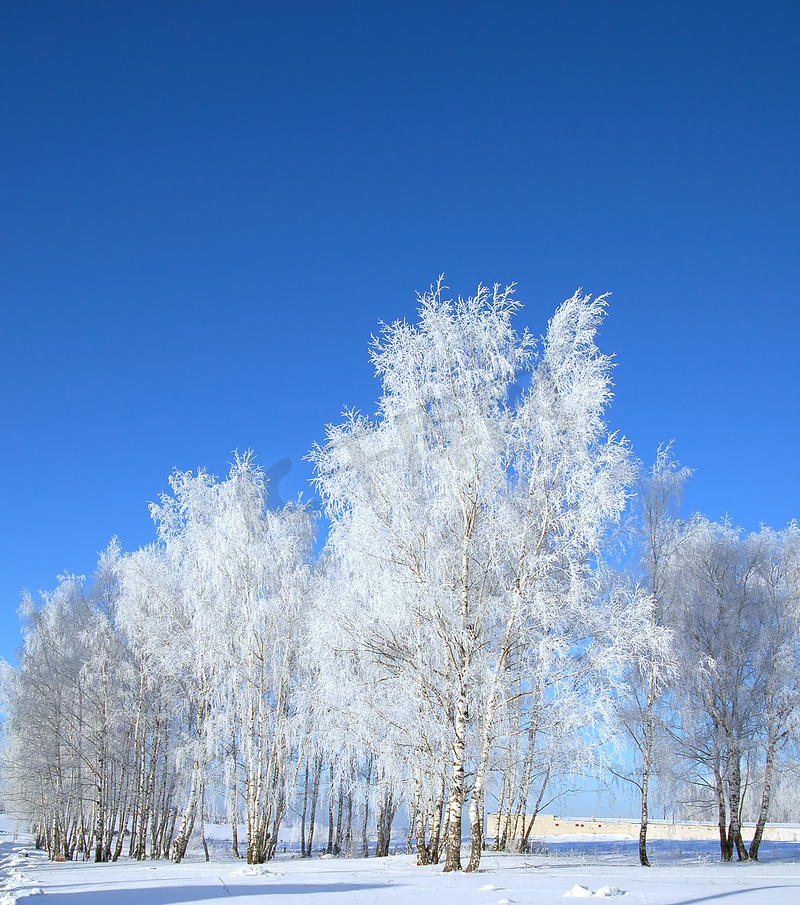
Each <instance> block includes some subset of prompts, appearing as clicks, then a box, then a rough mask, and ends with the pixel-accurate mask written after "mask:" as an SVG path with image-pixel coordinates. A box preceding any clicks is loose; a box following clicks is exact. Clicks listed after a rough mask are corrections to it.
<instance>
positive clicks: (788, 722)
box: [673, 518, 800, 860]
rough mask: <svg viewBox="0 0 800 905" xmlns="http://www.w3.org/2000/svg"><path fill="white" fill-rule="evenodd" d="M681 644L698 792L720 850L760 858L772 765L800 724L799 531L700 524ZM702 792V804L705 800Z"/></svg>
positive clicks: (684, 712) (682, 568)
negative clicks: (707, 805)
mask: <svg viewBox="0 0 800 905" xmlns="http://www.w3.org/2000/svg"><path fill="white" fill-rule="evenodd" d="M673 580H674V581H675V583H676V588H677V593H676V597H675V600H676V601H677V602H679V604H680V609H679V612H678V618H677V619H676V623H675V629H676V630H675V638H676V643H677V644H678V656H679V660H680V663H681V667H682V672H681V676H680V683H679V686H678V687H679V689H680V695H676V697H675V703H676V705H677V716H678V720H679V730H678V733H677V737H678V740H679V744H680V750H681V752H682V753H683V756H684V758H685V759H686V760H687V761H688V762H689V763H691V764H692V765H693V767H694V780H695V784H696V787H697V788H698V789H699V790H701V793H702V790H707V792H708V793H709V795H710V798H711V801H712V802H713V806H714V808H715V809H716V812H717V821H718V824H719V836H720V852H721V856H722V858H723V860H731V859H732V857H733V854H734V851H735V852H736V854H737V856H738V858H739V859H740V860H746V859H747V858H748V857H749V856H750V854H752V856H753V857H757V855H758V848H759V844H760V840H761V834H762V832H763V828H764V825H765V822H766V819H767V813H768V809H769V803H770V790H771V785H772V778H773V772H774V767H775V758H776V755H777V754H778V753H779V751H780V749H781V748H782V747H783V746H785V745H786V744H787V743H788V741H790V740H791V739H792V737H793V736H794V735H795V733H796V729H797V718H798V680H797V675H798V666H799V665H800V633H798V606H799V605H800V600H799V599H798V592H799V591H800V571H799V570H798V531H797V526H796V525H790V526H789V527H788V528H787V529H785V530H784V531H783V532H780V533H777V532H774V531H771V530H770V529H762V531H760V532H757V533H755V534H750V535H746V536H744V535H742V533H741V532H740V531H739V530H737V529H735V528H733V527H732V526H731V525H730V524H728V523H724V524H714V523H711V522H709V521H707V520H705V519H699V518H698V519H696V520H695V521H694V523H693V524H692V525H691V526H690V528H689V531H688V534H687V538H686V540H685V542H684V544H683V546H682V554H681V557H680V562H679V563H678V564H677V565H676V575H675V577H674V579H673ZM759 775H760V776H761V782H760V786H761V799H760V805H759V807H758V817H757V828H756V833H755V836H754V839H753V842H752V844H751V848H750V851H749V852H748V849H747V847H746V846H745V844H744V841H743V840H742V833H741V825H742V821H743V814H744V806H745V788H746V785H747V783H748V782H749V784H750V785H755V784H756V782H757V780H756V777H757V776H759ZM702 797H703V796H702V794H701V800H702Z"/></svg>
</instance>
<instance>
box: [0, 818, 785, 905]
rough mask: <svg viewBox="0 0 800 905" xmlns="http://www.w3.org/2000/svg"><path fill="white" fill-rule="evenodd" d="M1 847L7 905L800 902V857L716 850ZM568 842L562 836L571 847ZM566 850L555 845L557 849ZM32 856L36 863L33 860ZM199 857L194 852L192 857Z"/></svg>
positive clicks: (0, 903)
mask: <svg viewBox="0 0 800 905" xmlns="http://www.w3.org/2000/svg"><path fill="white" fill-rule="evenodd" d="M3 839H4V841H2V842H0V905H16V903H18V902H25V901H26V900H27V898H28V897H31V896H36V897H38V896H40V895H41V896H43V897H46V898H42V899H41V900H40V899H38V898H36V899H34V901H41V902H42V903H43V905H44V903H46V902H52V903H53V905H173V903H202V905H216V903H219V905H222V903H227V905H231V903H241V905H337V903H339V905H343V903H347V905H349V903H352V905H411V903H413V905H555V903H560V902H564V901H565V900H566V901H571V900H572V899H574V898H586V899H588V898H591V899H600V898H602V899H606V898H613V899H614V900H615V901H619V902H620V903H625V905H690V903H699V902H702V903H703V905H715V903H718V905H797V903H798V902H800V860H798V859H800V849H797V850H795V847H794V846H792V845H790V844H787V845H785V846H781V847H780V849H776V850H775V851H774V852H773V853H772V854H771V858H772V860H770V861H767V862H766V863H759V864H755V863H753V864H735V863H734V864H721V863H719V862H716V861H711V860H709V859H708V851H709V849H708V848H707V847H704V846H701V845H700V844H696V845H694V847H693V844H692V843H688V844H684V845H683V846H682V847H681V848H680V849H672V850H670V849H665V850H664V853H663V854H662V856H661V858H659V859H658V862H657V863H656V866H655V867H653V868H651V869H650V870H646V869H644V868H641V867H639V866H638V865H637V864H636V863H635V858H634V857H633V855H632V850H631V851H628V850H627V849H626V850H625V851H624V852H620V850H619V848H618V847H615V846H613V845H610V846H609V845H606V846H593V847H592V849H588V848H587V847H586V846H585V844H582V843H581V842H580V841H579V840H575V843H574V846H573V847H570V848H564V849H563V850H562V851H561V852H560V853H559V852H556V853H555V854H552V855H496V854H493V853H488V852H487V853H486V855H485V856H484V859H483V863H482V867H481V870H480V871H479V872H478V873H477V874H464V873H461V874H444V873H442V869H441V865H438V866H433V867H422V868H420V867H416V866H415V864H414V857H413V856H412V855H393V856H391V857H389V858H381V859H375V858H369V859H352V860H349V859H336V858H333V859H332V858H314V859H310V860H300V859H299V858H292V857H290V856H286V857H283V858H279V859H278V860H276V861H272V862H270V863H269V864H265V865H257V866H249V865H246V864H243V863H242V862H236V861H234V860H232V859H218V860H214V861H211V862H209V863H206V862H205V861H199V860H186V861H184V862H183V863H182V864H178V865H175V864H171V863H170V862H167V861H158V862H152V861H144V862H139V861H136V862H132V861H120V862H117V863H116V864H93V863H90V862H89V863H84V862H72V863H70V862H64V863H56V862H50V861H48V860H47V859H46V858H45V857H44V855H43V854H42V853H40V852H35V851H33V850H31V849H29V848H28V847H27V846H28V845H29V840H28V839H26V838H24V837H23V838H22V839H21V840H19V841H16V842H15V841H11V839H9V838H8V834H4V836H3ZM562 842H563V840H562ZM553 848H554V849H556V848H557V846H556V845H553ZM26 852H27V857H26ZM194 857H196V855H195V856H194Z"/></svg>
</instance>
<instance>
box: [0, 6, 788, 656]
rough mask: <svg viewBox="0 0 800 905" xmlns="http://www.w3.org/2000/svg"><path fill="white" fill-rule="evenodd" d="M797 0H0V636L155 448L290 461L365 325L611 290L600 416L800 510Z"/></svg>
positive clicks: (153, 476)
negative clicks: (420, 313)
mask: <svg viewBox="0 0 800 905" xmlns="http://www.w3.org/2000/svg"><path fill="white" fill-rule="evenodd" d="M798 45H800V6H799V5H798V4H797V3H794V2H785V3H776V2H764V3H759V4H754V3H739V2H735V0H734V2H726V3H724V4H723V3H703V2H691V3H689V2H686V3H683V2H650V3H641V2H591V3H590V2H569V0H565V2H559V3H536V2H526V3H513V2H495V3H474V2H433V0H429V2H424V3H422V2H419V3H417V2H403V3H398V2H391V0H389V2H383V0H382V2H357V3H355V2H326V3H322V2H306V3H280V4H279V3H270V2H258V3H252V2H246V0H238V2H236V3H223V2H206V0H191V2H170V0H166V2H163V0H162V2H157V3H151V2H146V0H138V2H137V3H135V4H127V3H121V2H119V3H115V2H102V3H93V2H80V0H70V2H63V0H51V2H41V0H29V2H26V3H11V2H3V3H0V74H1V75H0V77H1V78H2V91H0V122H1V123H2V128H1V129H0V155H1V156H0V160H1V161H2V171H1V172H2V176H1V177H0V274H2V277H0V337H2V340H1V341H2V356H0V369H2V370H1V372H0V399H1V401H2V407H1V408H0V411H1V412H2V418H3V431H2V435H1V439H2V442H0V475H1V476H2V477H0V506H1V507H2V508H1V509H0V656H5V657H6V658H10V657H12V656H13V650H14V647H15V646H16V644H17V643H18V640H19V632H18V623H17V618H16V608H17V606H18V603H19V599H20V590H21V589H22V588H28V589H30V591H31V592H33V593H35V592H36V591H37V590H38V589H49V588H52V587H53V586H54V585H55V583H56V576H57V574H59V573H63V572H76V573H91V571H92V569H93V568H94V564H95V562H96V554H97V551H99V550H101V549H102V548H103V547H105V545H106V544H107V543H108V541H109V540H110V538H111V537H112V535H115V534H116V535H118V536H119V538H120V542H121V544H122V546H123V548H124V549H126V550H131V549H135V548H136V547H138V546H140V545H142V544H145V543H148V542H150V541H151V540H152V539H153V530H152V525H151V523H150V520H149V516H148V511H147V502H148V500H153V499H155V498H157V496H158V494H159V493H160V492H162V491H163V490H165V489H166V488H167V478H168V476H169V474H170V472H171V471H172V470H173V469H174V468H176V467H177V468H180V469H190V468H197V467H198V466H203V467H205V468H207V469H208V470H210V471H212V472H214V473H217V474H224V473H225V472H226V471H227V467H228V463H229V462H230V461H231V458H232V455H231V451H232V450H234V449H239V450H244V449H247V448H253V449H254V450H255V451H256V453H257V455H258V460H259V461H260V462H261V464H262V465H263V466H264V467H265V468H269V467H270V466H271V465H272V464H273V463H274V462H276V461H277V460H280V459H283V458H286V457H288V458H290V459H291V460H292V470H291V472H290V473H289V475H288V476H287V477H286V478H285V479H284V480H283V481H282V483H281V487H280V492H281V495H282V496H283V497H284V498H287V497H289V496H293V495H295V494H297V493H299V492H300V491H301V490H302V491H304V492H305V493H306V494H308V487H307V480H308V478H309V477H310V468H309V466H308V465H307V464H306V463H304V462H303V461H302V457H303V456H304V455H305V453H306V452H307V451H308V449H309V448H310V446H311V445H312V443H314V442H315V441H321V440H322V439H323V436H324V428H325V424H326V423H328V422H332V421H337V420H338V419H339V413H340V411H341V410H342V408H343V407H344V406H353V407H355V408H358V409H361V410H362V411H364V412H367V413H371V412H372V411H373V410H374V402H375V400H376V399H377V397H378V393H379V389H378V386H377V384H376V382H375V380H374V378H373V375H372V370H371V367H370V365H369V362H368V357H367V346H368V342H369V338H370V334H371V333H373V332H375V331H376V330H377V329H378V323H379V321H381V320H383V321H391V320H393V319H395V318H401V317H405V318H413V316H414V314H415V291H416V290H424V289H425V288H427V286H428V285H429V284H430V283H431V282H432V281H433V280H435V279H436V277H437V276H438V274H439V273H442V272H444V273H445V274H446V277H447V282H448V284H449V285H450V286H451V287H452V289H453V292H454V293H462V294H466V293H469V292H471V291H472V290H473V289H474V288H475V286H476V285H477V283H478V282H479V281H483V282H486V283H493V282H501V283H508V282H512V281H516V282H517V283H518V295H519V297H520V299H521V300H522V301H523V302H524V304H525V308H524V310H523V312H522V314H521V315H520V317H519V327H520V328H522V327H523V326H525V325H528V326H529V327H530V328H531V329H532V330H533V331H534V332H536V333H541V332H543V331H544V329H545V326H546V321H547V318H548V317H549V316H550V314H552V311H553V310H554V308H555V307H556V305H557V304H558V303H559V302H561V301H562V300H563V299H564V298H566V297H568V296H570V295H572V293H573V292H574V291H575V289H576V288H577V287H579V286H582V287H584V288H585V289H586V290H587V291H589V292H591V293H593V294H597V293H602V292H606V291H611V292H612V293H613V295H612V299H611V305H610V314H609V317H608V320H607V322H606V324H605V326H604V327H603V330H602V333H601V336H600V339H599V342H600V345H601V347H602V349H603V351H605V352H609V353H614V354H615V356H616V362H617V369H616V374H615V381H616V398H615V401H614V403H613V406H612V408H611V410H610V412H609V419H610V423H611V425H612V426H613V428H614V429H616V430H619V431H620V432H622V433H623V434H625V435H626V436H627V437H629V438H630V441H631V443H632V445H633V447H634V451H635V452H636V453H637V455H639V456H640V457H641V458H643V459H645V460H651V459H652V458H653V455H654V453H655V449H656V447H657V445H658V443H659V442H661V441H664V440H668V439H670V438H674V439H675V440H676V452H677V455H678V457H679V458H680V460H681V461H682V462H683V463H685V464H687V465H691V466H693V467H694V468H696V470H697V471H696V475H695V477H694V478H693V479H692V481H691V483H690V485H689V487H688V492H687V500H686V505H687V508H689V509H692V510H700V511H702V512H704V513H705V514H707V515H708V516H709V517H711V518H721V517H723V516H725V515H726V514H728V515H729V516H730V518H731V519H732V520H733V521H734V522H735V523H737V524H740V525H742V526H743V527H744V528H746V529H747V530H753V529H756V528H757V527H758V525H759V523H761V522H764V523H766V524H770V525H773V526H776V527H780V526H783V525H784V524H786V523H787V522H788V521H789V520H790V519H792V518H795V517H797V516H798V515H800V512H799V511H798V510H800V505H798V504H799V503H800V492H799V491H800V482H799V481H798V476H797V475H798V472H797V449H798V445H799V443H798V441H800V430H798V418H797V400H798V397H799V396H800V359H799V357H798V353H797V348H796V342H797V336H798V332H799V331H798V328H799V327H800V313H798V286H800V255H799V254H798V252H800V191H799V190H800V152H798V148H800V76H799V75H798V68H797V60H798V59H800V46H798Z"/></svg>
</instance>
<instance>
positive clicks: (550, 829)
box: [486, 814, 800, 842]
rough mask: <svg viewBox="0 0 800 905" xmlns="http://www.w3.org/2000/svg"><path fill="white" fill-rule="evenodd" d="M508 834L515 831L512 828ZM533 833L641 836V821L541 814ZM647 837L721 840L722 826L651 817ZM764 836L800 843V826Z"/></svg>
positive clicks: (747, 832)
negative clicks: (720, 827)
mask: <svg viewBox="0 0 800 905" xmlns="http://www.w3.org/2000/svg"><path fill="white" fill-rule="evenodd" d="M528 823H529V820H528V818H527V817H526V818H525V819H524V823H523V820H522V819H520V820H519V821H518V824H519V827H518V828H519V830H520V831H519V832H517V833H514V834H513V835H514V836H515V837H516V838H520V837H521V836H522V835H523V833H522V829H523V825H524V828H525V829H527V828H528ZM754 832H755V824H752V823H746V824H744V825H743V826H742V837H743V838H744V839H745V841H746V842H749V841H750V839H752V837H753V833H754ZM486 835H487V836H490V837H491V838H495V837H496V836H497V815H496V814H487V816H486ZM508 835H509V836H511V835H512V833H511V832H510V831H509V834H508ZM530 835H531V836H532V837H533V836H575V835H582V836H583V835H586V836H632V837H633V838H634V839H638V838H639V823H638V822H635V821H631V820H619V819H616V818H613V817H609V818H602V817H601V818H598V819H595V818H594V817H588V818H583V817H580V818H579V817H571V818H565V817H553V816H550V815H549V814H538V815H537V816H536V819H535V820H534V824H533V828H532V830H531V832H530ZM647 838H648V839H686V840H689V839H692V840H698V839H701V840H702V839H709V840H712V841H718V840H719V828H718V827H717V825H716V823H667V822H666V821H664V820H651V821H650V822H649V823H648V825H647ZM764 839H765V840H766V841H769V842H800V826H798V825H794V824H774V825H772V826H770V825H769V824H768V825H767V826H766V827H765V828H764Z"/></svg>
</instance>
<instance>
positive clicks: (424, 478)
mask: <svg viewBox="0 0 800 905" xmlns="http://www.w3.org/2000/svg"><path fill="white" fill-rule="evenodd" d="M443 291H444V287H443V286H442V285H441V282H440V283H439V285H438V286H436V287H434V288H432V289H431V291H430V292H429V293H427V294H425V295H424V296H422V297H421V298H420V309H419V323H418V324H416V325H409V324H406V323H395V324H392V325H391V326H387V327H385V328H384V330H383V332H382V335H381V337H380V338H379V339H377V340H376V341H375V343H374V345H373V349H372V359H373V362H374V364H375V367H376V371H377V374H378V376H379V377H380V379H381V381H382V386H383V393H382V396H381V399H380V403H379V414H378V417H377V419H376V420H374V421H373V420H369V419H367V418H364V417H361V416H358V415H356V414H350V415H348V416H347V419H346V421H345V423H344V424H342V425H340V426H338V427H331V428H329V430H328V436H327V442H326V444H325V445H324V446H323V447H320V448H317V449H316V450H315V451H314V452H313V453H312V459H313V461H314V463H315V465H316V469H317V479H316V480H317V486H318V488H319V490H320V493H321V495H322V497H323V499H324V501H325V504H326V507H327V511H328V514H329V515H330V517H331V519H332V526H331V531H330V549H331V556H332V557H333V558H334V559H337V560H338V565H337V568H338V569H339V570H340V571H341V573H342V574H343V575H344V576H345V581H344V582H343V583H342V584H340V586H339V589H338V590H337V591H335V592H332V598H331V599H325V600H324V601H323V604H322V605H323V606H324V607H325V610H326V612H328V613H331V612H332V610H333V612H335V617H336V624H337V626H338V629H337V641H336V643H335V645H333V647H334V648H335V650H334V653H333V660H334V663H333V669H334V673H333V674H334V675H336V674H337V672H336V670H337V669H338V670H339V672H338V675H339V676H341V675H342V672H341V670H342V669H343V668H344V666H345V665H346V664H348V663H349V664H352V668H353V669H354V670H356V671H357V672H356V675H357V676H359V678H360V677H361V676H363V677H364V679H363V681H361V682H360V689H361V690H360V693H359V697H360V699H361V701H362V702H363V703H362V704H360V706H362V707H363V709H364V711H365V712H369V711H370V710H372V711H373V712H376V713H377V714H378V716H377V721H378V722H379V723H383V724H384V725H391V726H392V727H394V730H395V731H396V732H397V733H398V735H399V736H400V737H401V738H402V739H403V744H402V745H401V750H406V751H408V752H409V754H410V758H411V760H410V763H411V764H412V765H413V767H414V768H415V769H416V772H417V776H418V778H417V779H416V780H415V783H416V786H417V790H416V792H415V794H416V796H417V800H418V803H419V802H420V801H421V798H420V793H421V790H422V788H423V787H424V786H425V785H426V783H427V787H428V788H427V796H428V798H429V800H430V799H433V797H434V795H435V788H436V782H437V780H436V776H437V775H438V772H439V771H437V769H436V767H434V766H433V764H435V763H436V762H437V760H438V761H439V762H440V763H441V762H442V761H443V760H444V757H445V756H446V762H447V764H448V788H447V791H446V795H445V796H444V801H445V803H446V804H445V808H444V817H443V820H444V826H445V827H446V842H445V844H446V847H447V859H446V864H445V870H455V869H460V867H461V860H460V848H461V832H462V831H461V825H462V808H463V805H464V802H465V798H466V797H467V793H468V789H467V783H466V773H467V767H468V761H469V772H470V773H471V790H469V791H470V794H469V798H470V824H471V832H472V853H471V858H470V864H469V869H471V870H474V869H476V868H477V866H478V863H479V859H480V851H481V848H482V841H483V840H482V824H483V796H484V788H485V782H486V777H487V772H488V769H489V764H490V752H491V750H492V747H493V745H494V743H495V741H496V739H497V732H498V727H499V725H500V722H499V716H500V714H501V712H502V711H503V709H504V708H505V707H506V706H507V704H508V701H509V699H510V697H511V688H512V686H514V683H516V685H515V687H514V695H515V696H517V697H518V698H520V699H521V700H523V701H524V705H525V710H526V717H525V725H526V726H529V725H531V721H535V720H536V719H538V713H539V711H540V709H541V707H542V706H543V705H544V704H545V702H546V701H548V700H552V698H553V696H554V690H553V685H552V684H551V682H550V681H549V680H550V679H551V678H552V676H553V673H552V672H549V670H550V668H551V667H553V669H554V670H555V672H556V673H557V672H558V670H559V669H560V668H561V665H563V664H564V663H566V662H569V663H570V667H569V669H567V670H565V672H567V673H570V674H572V675H573V676H574V674H575V669H576V668H577V669H579V671H580V670H584V669H589V670H590V671H591V672H592V675H593V677H594V679H595V681H593V682H588V681H587V682H585V683H584V684H583V692H584V697H583V700H584V701H588V700H593V701H595V702H596V704H597V705H598V707H600V708H601V709H602V702H603V696H602V695H601V694H597V693H595V694H592V692H598V691H599V689H600V686H601V679H600V677H601V675H602V674H603V673H604V672H605V673H606V674H607V673H608V671H609V670H610V669H613V667H614V664H612V660H613V657H612V656H611V655H610V654H609V652H610V651H611V650H612V649H613V644H611V643H610V641H611V640H612V636H613V635H614V631H615V628H616V627H617V626H620V625H624V624H626V621H625V620H620V619H618V618H616V617H618V616H619V613H613V615H614V617H615V618H613V619H612V618H610V617H611V616H612V611H613V609H614V606H616V605H618V600H617V601H616V602H615V603H614V604H610V603H609V598H608V597H606V596H603V595H600V596H598V595H597V594H596V593H595V590H596V588H595V586H594V584H595V574H594V573H595V564H596V556H597V554H598V552H599V550H600V548H601V546H602V543H603V539H604V535H605V532H606V530H607V529H608V526H609V525H610V524H611V523H613V522H614V520H615V519H616V518H617V517H618V515H619V513H620V511H621V509H622V507H623V503H624V487H625V483H626V481H628V480H629V478H630V474H631V472H630V466H629V461H628V453H627V449H626V448H625V446H624V444H622V443H620V442H619V441H618V440H616V439H615V438H613V437H609V436H608V434H607V431H606V427H605V423H604V421H603V411H604V409H605V406H606V405H607V403H608V400H609V398H610V379H609V372H610V362H609V360H608V358H607V357H606V356H603V355H602V354H600V353H599V351H598V350H597V348H596V346H595V343H594V337H595V332H596V329H597V326H598V324H599V323H600V321H601V319H602V316H603V313H604V310H605V299H603V298H599V299H591V298H590V297H588V296H582V295H580V294H576V295H575V296H573V298H571V299H569V300H567V301H566V302H565V303H564V304H563V305H562V306H561V307H560V308H559V309H558V311H557V312H556V314H555V315H554V317H553V319H552V320H551V322H550V325H549V328H548V331H547V335H546V336H545V337H544V339H543V342H542V345H541V349H540V350H539V351H538V352H537V351H535V344H534V341H533V339H532V337H531V336H530V335H529V334H527V333H524V334H522V335H518V334H517V333H516V332H515V330H514V329H513V326H512V318H513V315H514V314H515V312H516V311H517V309H518V307H519V305H518V303H517V302H516V301H515V300H514V298H513V294H512V290H511V288H507V289H505V290H501V289H500V288H499V287H495V289H494V290H493V291H492V290H488V289H486V288H485V287H480V288H479V290H478V292H477V293H476V295H475V296H473V297H470V298H468V299H458V300H457V301H449V300H447V299H445V298H444V295H443ZM520 390H521V391H520ZM342 588H343V589H344V590H342ZM554 664H558V666H554ZM543 671H544V672H543ZM577 684H580V683H577ZM576 687H577V686H576ZM373 690H374V691H375V694H373V693H372V691H373ZM434 727H435V728H434ZM442 731H444V736H443V735H442ZM534 735H535V732H534ZM426 763H429V764H431V767H429V768H428V769H427V770H425V771H424V772H427V774H428V775H427V777H425V776H423V775H422V774H423V768H424V765H425V764H426ZM563 766H564V765H560V767H562V768H563ZM419 810H420V809H418V811H419ZM419 842H420V840H419V834H418V857H419Z"/></svg>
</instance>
